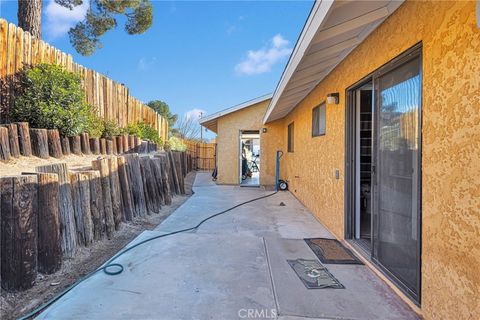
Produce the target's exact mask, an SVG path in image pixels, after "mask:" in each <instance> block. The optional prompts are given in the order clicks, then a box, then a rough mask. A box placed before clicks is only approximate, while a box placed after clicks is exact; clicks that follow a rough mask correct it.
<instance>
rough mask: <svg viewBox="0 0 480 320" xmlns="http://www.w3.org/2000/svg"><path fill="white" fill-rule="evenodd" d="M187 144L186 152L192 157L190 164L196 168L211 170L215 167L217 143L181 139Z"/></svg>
mask: <svg viewBox="0 0 480 320" xmlns="http://www.w3.org/2000/svg"><path fill="white" fill-rule="evenodd" d="M183 142H184V143H185V145H186V146H187V150H186V151H187V154H189V155H190V156H191V158H192V166H193V168H194V169H196V170H207V171H211V170H213V169H215V166H216V163H217V161H216V159H217V153H216V150H217V144H216V143H204V142H198V141H192V140H184V141H183Z"/></svg>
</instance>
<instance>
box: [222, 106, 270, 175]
mask: <svg viewBox="0 0 480 320" xmlns="http://www.w3.org/2000/svg"><path fill="white" fill-rule="evenodd" d="M269 103H270V100H266V101H262V102H260V103H257V104H254V105H252V106H249V107H247V108H244V109H241V110H238V111H236V112H233V113H230V114H227V115H225V116H223V117H220V118H218V120H217V132H218V134H217V159H218V160H217V183H218V184H239V152H240V131H241V130H259V131H261V130H262V120H263V115H264V114H265V111H266V110H267V107H268V104H269ZM262 141H263V139H262V136H261V137H260V161H261V164H260V183H261V184H263V179H262V169H263V167H265V166H264V165H263V157H264V154H263V152H262Z"/></svg>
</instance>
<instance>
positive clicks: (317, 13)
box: [263, 0, 333, 123]
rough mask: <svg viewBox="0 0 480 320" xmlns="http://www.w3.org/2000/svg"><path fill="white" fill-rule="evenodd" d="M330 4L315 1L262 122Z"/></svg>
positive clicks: (293, 70)
mask: <svg viewBox="0 0 480 320" xmlns="http://www.w3.org/2000/svg"><path fill="white" fill-rule="evenodd" d="M332 5H333V0H321V1H316V2H315V5H314V7H313V9H312V13H311V14H310V16H309V17H308V20H307V23H306V24H305V28H304V29H303V31H302V34H301V35H300V38H299V39H298V42H297V45H296V46H295V49H294V51H293V53H292V55H291V57H290V61H289V62H288V64H287V67H286V68H285V72H284V73H283V74H282V77H281V79H280V82H279V83H278V87H277V89H276V90H275V93H274V95H273V98H272V101H270V105H269V106H268V109H267V112H266V113H265V116H264V118H263V123H266V121H267V119H268V118H269V117H270V114H271V113H272V111H273V106H274V105H276V104H277V102H278V99H279V98H280V96H281V94H282V93H283V90H285V87H286V86H287V83H288V80H289V79H290V78H291V77H292V75H293V73H294V72H295V70H296V69H297V66H298V65H299V63H300V61H301V60H302V58H303V56H304V55H305V52H306V51H307V49H308V47H309V45H310V42H311V41H312V40H313V37H314V36H315V34H316V32H317V30H318V28H320V25H321V24H322V22H323V20H324V18H325V17H326V16H327V14H328V11H329V10H330V8H331V7H332Z"/></svg>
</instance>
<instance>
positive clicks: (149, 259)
mask: <svg viewBox="0 0 480 320" xmlns="http://www.w3.org/2000/svg"><path fill="white" fill-rule="evenodd" d="M194 191H195V194H194V195H193V196H192V197H191V198H190V199H189V200H188V201H187V202H186V203H185V204H183V205H182V206H181V207H180V208H179V209H177V210H176V211H175V212H174V213H173V214H172V215H171V216H170V217H169V218H168V219H167V220H165V221H164V222H163V223H162V224H161V225H159V226H158V227H157V229H156V230H154V231H147V232H144V233H142V234H141V235H140V236H139V237H138V238H137V239H135V240H134V242H136V241H139V240H142V239H146V238H148V237H151V236H154V235H158V234H162V233H166V232H170V231H175V230H179V229H182V228H185V227H190V226H193V225H195V224H196V223H198V222H199V221H200V220H201V219H203V218H205V217H207V216H209V215H212V214H213V213H216V212H219V211H221V210H223V209H226V208H229V207H231V206H233V205H236V204H239V203H241V202H243V201H246V200H249V199H252V198H255V197H259V196H262V195H266V194H269V193H271V191H264V190H263V189H260V188H240V187H236V186H216V185H215V184H214V183H212V182H211V180H210V175H209V174H207V173H199V174H197V177H196V180H195V183H194ZM281 202H283V203H284V204H285V206H280V205H279V204H280V203H281ZM307 237H326V238H332V235H331V234H330V233H329V232H328V231H327V230H326V229H325V228H324V227H323V226H322V225H321V224H320V223H319V222H318V221H317V220H316V219H315V218H314V217H313V216H312V215H311V213H309V211H308V210H307V209H306V208H305V207H303V206H302V205H301V204H300V203H299V202H298V201H297V200H296V199H295V198H294V197H293V196H292V195H291V194H290V193H288V192H281V193H278V194H276V195H274V196H271V197H269V198H266V199H263V200H259V201H256V202H253V203H249V204H247V205H245V206H242V207H240V208H238V209H235V210H233V211H231V212H228V213H227V214H225V215H222V216H219V217H216V218H214V219H212V220H210V221H208V222H206V223H205V224H204V225H202V227H201V228H200V229H199V230H198V231H196V232H189V233H183V234H177V235H173V236H170V237H166V238H162V239H159V240H154V241H152V242H149V243H147V244H145V245H143V246H140V247H138V248H136V249H133V250H132V251H130V252H128V253H126V254H125V255H124V256H122V257H120V258H119V259H118V260H116V262H119V263H122V264H123V265H124V266H125V270H124V272H123V273H122V274H120V275H117V276H108V275H106V274H104V273H98V274H96V275H94V276H92V277H91V278H89V279H88V280H86V281H85V282H83V283H82V284H80V285H79V286H77V287H76V288H75V289H73V290H72V291H70V292H69V293H68V294H67V295H65V296H64V297H62V298H61V299H60V300H59V301H57V302H56V303H55V304H54V305H52V306H51V307H50V308H48V309H47V310H46V311H45V312H43V313H42V314H41V315H40V316H39V317H38V318H39V319H242V318H270V319H271V318H278V319H302V318H308V319H312V318H314V319H315V318H318V319H417V315H416V314H415V313H413V312H412V311H411V310H410V309H409V307H408V306H407V305H406V304H405V303H404V302H403V301H402V300H401V299H400V298H399V297H397V296H396V295H395V294H394V293H393V291H392V290H391V289H390V288H389V287H388V286H387V285H386V284H385V283H383V282H382V281H381V280H380V279H378V278H377V277H376V276H375V275H374V274H373V273H372V272H371V271H370V270H369V269H368V268H367V267H366V266H361V265H333V264H328V265H325V266H326V267H327V268H328V270H329V271H330V272H331V273H332V274H333V275H334V276H335V277H336V278H337V279H338V280H339V281H340V282H341V283H342V284H343V285H344V286H345V289H316V290H314V289H311V290H307V289H306V288H305V287H304V285H303V283H302V282H301V281H300V280H299V279H298V278H297V276H296V275H295V273H294V272H293V270H292V269H291V267H290V266H289V265H288V263H287V261H286V260H287V259H292V258H294V259H296V258H304V259H316V257H315V255H314V254H313V252H312V251H311V250H310V248H309V247H308V246H307V245H306V244H305V243H304V241H303V240H302V239H303V238H307ZM134 242H133V243H134Z"/></svg>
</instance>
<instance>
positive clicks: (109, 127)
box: [102, 120, 121, 138]
mask: <svg viewBox="0 0 480 320" xmlns="http://www.w3.org/2000/svg"><path fill="white" fill-rule="evenodd" d="M120 133H121V129H120V128H119V127H118V125H117V123H116V122H115V121H114V120H106V121H104V122H103V132H102V138H112V137H114V136H118V135H119V134H120Z"/></svg>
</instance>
